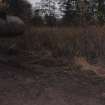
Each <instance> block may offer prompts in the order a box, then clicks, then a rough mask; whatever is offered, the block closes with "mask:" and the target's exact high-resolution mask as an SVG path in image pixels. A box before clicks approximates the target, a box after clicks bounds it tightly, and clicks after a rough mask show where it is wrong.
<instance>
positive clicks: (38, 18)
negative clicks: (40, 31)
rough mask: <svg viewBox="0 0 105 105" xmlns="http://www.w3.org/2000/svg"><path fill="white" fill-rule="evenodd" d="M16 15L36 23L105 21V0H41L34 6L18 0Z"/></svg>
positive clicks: (65, 23) (80, 23) (54, 23)
mask: <svg viewBox="0 0 105 105" xmlns="http://www.w3.org/2000/svg"><path fill="white" fill-rule="evenodd" d="M17 1H18V2H17V5H16V7H12V8H11V9H10V10H9V11H12V13H14V14H15V15H19V16H21V17H29V18H30V20H31V22H32V23H33V24H34V25H36V26H37V25H49V26H53V25H61V24H62V25H82V24H90V25H91V24H100V25H104V23H105V0H41V1H40V2H37V3H36V4H35V6H34V8H32V7H31V5H30V4H29V3H28V2H27V0H17Z"/></svg>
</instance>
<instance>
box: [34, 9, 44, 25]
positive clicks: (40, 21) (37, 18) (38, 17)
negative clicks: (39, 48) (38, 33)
mask: <svg viewBox="0 0 105 105" xmlns="http://www.w3.org/2000/svg"><path fill="white" fill-rule="evenodd" d="M32 23H33V24H34V25H42V24H43V19H42V16H41V15H40V10H39V9H36V10H35V11H34V15H33V18H32Z"/></svg>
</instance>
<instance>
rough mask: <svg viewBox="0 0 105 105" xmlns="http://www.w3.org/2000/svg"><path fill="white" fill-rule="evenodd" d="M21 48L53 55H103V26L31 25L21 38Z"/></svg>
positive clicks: (99, 56)
mask: <svg viewBox="0 0 105 105" xmlns="http://www.w3.org/2000/svg"><path fill="white" fill-rule="evenodd" d="M21 39H22V40H21V41H20V42H19V43H20V46H21V48H24V49H28V50H31V51H34V52H37V51H42V50H48V51H51V52H52V55H53V56H66V57H74V56H85V57H86V58H88V59H90V60H93V59H96V58H97V59H98V58H102V59H103V58H104V57H105V27H104V26H103V27H100V26H85V27H52V28H49V27H31V30H30V32H29V31H28V33H27V32H26V34H25V35H24V36H23V38H21Z"/></svg>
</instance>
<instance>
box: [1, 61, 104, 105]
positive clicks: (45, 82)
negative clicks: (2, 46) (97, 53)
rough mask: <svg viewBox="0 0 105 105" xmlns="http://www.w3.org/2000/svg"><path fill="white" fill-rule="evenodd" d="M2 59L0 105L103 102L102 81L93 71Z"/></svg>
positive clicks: (67, 104) (73, 104)
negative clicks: (11, 61) (29, 65)
mask: <svg viewBox="0 0 105 105" xmlns="http://www.w3.org/2000/svg"><path fill="white" fill-rule="evenodd" d="M2 61H3V60H2ZM2 61H0V62H1V63H0V105H105V80H104V79H102V78H101V77H98V76H97V75H95V74H94V73H93V74H91V73H89V74H85V73H83V72H82V71H75V70H68V69H66V68H65V67H60V66H58V67H56V66H54V67H45V66H41V65H34V66H32V68H30V69H29V68H24V67H21V66H18V65H15V64H13V65H12V64H11V63H4V62H2Z"/></svg>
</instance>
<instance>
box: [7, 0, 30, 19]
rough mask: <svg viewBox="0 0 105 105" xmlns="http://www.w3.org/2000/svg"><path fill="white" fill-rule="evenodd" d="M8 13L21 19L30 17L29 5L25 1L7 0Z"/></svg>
mask: <svg viewBox="0 0 105 105" xmlns="http://www.w3.org/2000/svg"><path fill="white" fill-rule="evenodd" d="M8 13H10V14H13V15H16V16H20V17H22V18H26V17H30V15H31V4H29V2H28V1H27V0H9V8H8Z"/></svg>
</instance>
